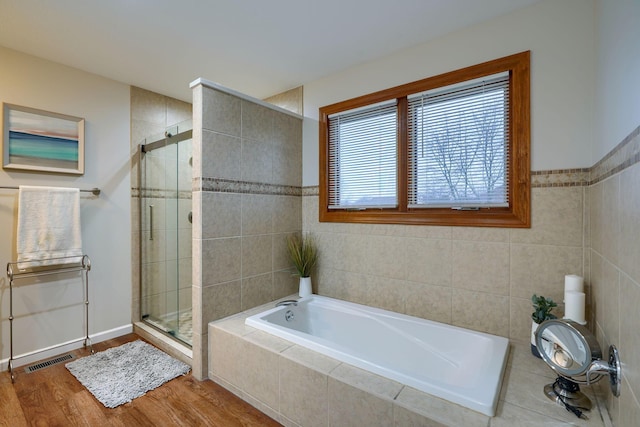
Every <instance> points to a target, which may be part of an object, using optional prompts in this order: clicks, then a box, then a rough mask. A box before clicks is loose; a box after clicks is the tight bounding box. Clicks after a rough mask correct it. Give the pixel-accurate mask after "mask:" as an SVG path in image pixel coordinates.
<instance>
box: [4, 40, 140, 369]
mask: <svg viewBox="0 0 640 427" xmlns="http://www.w3.org/2000/svg"><path fill="white" fill-rule="evenodd" d="M0 64H2V65H1V66H0V102H7V103H11V104H17V105H23V106H28V107H33V108H37V109H42V110H47V111H54V112H58V113H63V114H68V115H72V116H78V117H83V118H84V119H85V127H86V130H85V174H84V175H83V176H80V177H77V176H71V175H60V174H37V173H25V172H17V171H8V170H2V169H0V186H18V185H21V184H25V185H53V186H66V187H79V188H93V187H99V188H100V189H101V190H102V194H101V195H100V197H98V198H94V197H92V196H90V195H86V194H84V193H82V196H81V202H80V204H81V220H82V237H83V248H84V251H85V253H87V254H88V255H89V256H90V257H91V261H92V269H91V273H90V275H89V277H90V291H89V299H90V305H89V307H90V316H89V325H90V333H91V334H103V335H104V333H105V331H110V330H112V329H115V328H124V329H126V328H129V327H130V324H131V242H130V240H131V226H130V179H129V175H130V173H129V169H130V166H129V138H130V137H129V120H130V119H129V105H130V104H129V86H127V85H124V84H121V83H117V82H114V81H111V80H107V79H104V78H102V77H99V76H96V75H93V74H88V73H85V72H82V71H79V70H77V69H73V68H69V67H66V66H63V65H60V64H56V63H53V62H49V61H45V60H42V59H39V58H35V57H33V56H29V55H26V54H23V53H19V52H16V51H13V50H9V49H6V48H2V47H0ZM17 194H18V192H17V191H15V190H0V264H1V265H2V266H3V270H4V266H5V265H6V263H7V262H9V261H12V260H15V258H16V252H15V250H16V249H15V234H16V219H15V214H16V212H17ZM51 280H52V279H46V278H45V279H43V283H42V284H40V285H33V286H32V285H29V286H23V287H21V288H15V290H14V316H15V317H16V318H15V320H14V353H16V354H21V353H25V352H31V351H37V350H40V349H43V348H45V347H48V346H52V345H55V344H59V343H62V342H66V341H69V340H71V339H74V338H77V337H81V336H82V331H83V325H84V323H83V318H82V310H83V306H82V304H81V301H82V295H81V292H80V291H81V289H82V286H81V284H80V285H78V283H77V279H76V280H75V281H74V280H65V281H63V282H62V283H60V284H59V285H58V286H56V285H53V284H52V283H50V282H51ZM8 287H9V283H8V279H7V278H6V276H5V274H4V273H3V274H2V275H0V312H1V316H0V317H1V319H2V328H1V329H0V345H1V352H0V359H2V360H3V361H5V360H6V359H7V358H8V356H9V327H8V324H9V322H8V320H7V319H8V313H9V289H8ZM27 312H29V313H37V314H35V315H26V313H27ZM111 334H113V332H111ZM107 335H108V334H107ZM19 363H20V361H18V364H19Z"/></svg>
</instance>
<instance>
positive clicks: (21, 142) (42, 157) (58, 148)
mask: <svg viewBox="0 0 640 427" xmlns="http://www.w3.org/2000/svg"><path fill="white" fill-rule="evenodd" d="M1 123H2V159H3V160H2V167H3V168H4V169H13V170H22V171H33V172H50V173H62V174H71V175H83V174H84V119H83V118H80V117H74V116H69V115H66V114H59V113H52V112H50V111H43V110H38V109H35V108H30V107H23V106H20V105H14V104H8V103H3V104H2V122H1Z"/></svg>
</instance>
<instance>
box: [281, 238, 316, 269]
mask: <svg viewBox="0 0 640 427" xmlns="http://www.w3.org/2000/svg"><path fill="white" fill-rule="evenodd" d="M287 251H288V252H289V258H291V262H292V263H293V266H294V267H295V269H296V272H297V274H298V276H300V277H309V276H311V270H313V267H314V266H315V265H316V262H317V261H318V248H317V247H316V243H315V240H314V239H313V237H312V236H311V235H309V234H307V235H298V234H295V235H291V236H289V237H288V238H287Z"/></svg>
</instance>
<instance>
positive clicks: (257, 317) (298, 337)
mask: <svg viewBox="0 0 640 427" xmlns="http://www.w3.org/2000/svg"><path fill="white" fill-rule="evenodd" d="M314 300H316V301H319V302H320V303H321V304H323V303H324V304H326V303H328V304H332V303H333V304H336V303H337V304H339V305H344V306H346V307H348V308H350V309H353V310H356V311H361V310H365V311H367V312H371V313H374V314H380V315H383V316H389V315H391V316H393V317H397V318H401V319H408V320H412V321H413V320H417V321H419V322H424V323H428V324H432V325H435V326H437V327H445V328H447V329H453V330H456V331H460V332H463V333H465V334H473V335H478V336H481V337H486V338H488V339H490V340H491V341H493V342H494V345H495V353H496V354H495V355H494V357H501V358H502V363H501V366H500V367H499V369H498V370H497V372H499V374H498V375H497V376H495V378H493V381H492V382H491V384H490V386H491V387H490V391H493V399H492V400H491V402H486V401H479V400H477V399H474V398H473V397H469V396H460V395H459V394H457V393H454V392H448V391H446V390H443V389H442V388H440V387H434V386H432V387H431V388H430V390H424V389H423V388H421V387H419V386H418V387H416V385H415V384H416V382H415V381H411V380H407V379H406V378H407V375H405V374H401V373H397V372H396V371H392V370H390V369H389V368H385V367H381V366H379V365H376V364H375V363H371V362H368V361H366V360H362V359H361V358H359V357H354V356H352V355H349V354H348V353H345V352H344V351H341V350H339V349H334V348H331V347H329V346H327V345H324V344H322V342H325V341H326V340H325V339H323V338H318V337H316V340H315V341H314V340H312V339H309V338H307V337H308V336H309V334H307V333H305V332H301V331H298V330H295V329H290V328H286V327H284V326H280V325H277V324H274V323H270V322H268V321H265V320H262V318H264V317H266V316H269V315H271V314H273V313H275V312H279V311H285V310H287V309H288V307H287V306H280V307H278V306H276V307H272V308H270V309H267V310H265V311H262V312H259V313H256V314H253V315H251V316H248V317H247V318H246V319H245V322H244V323H245V325H247V326H250V327H252V328H255V329H258V330H261V331H263V332H266V333H269V334H271V335H274V336H276V337H279V338H282V339H285V340H287V341H290V342H292V343H294V344H298V345H301V346H303V347H307V348H308V349H310V350H313V351H316V352H318V353H320V354H323V355H325V356H328V357H331V358H333V359H336V360H338V361H341V362H343V363H347V364H350V365H352V366H355V367H358V368H360V369H364V370H367V371H369V372H372V373H374V374H376V375H380V376H382V377H385V378H387V379H390V380H393V381H396V382H398V383H400V384H402V385H404V386H407V387H412V388H415V389H417V390H420V391H422V392H424V393H427V394H430V395H432V396H434V397H436V398H439V399H443V400H446V401H448V402H451V403H454V404H457V405H460V406H463V407H465V408H468V409H471V410H473V411H476V412H478V413H481V414H483V415H487V416H490V417H493V416H495V415H496V409H497V405H498V401H499V398H500V392H501V390H500V389H501V386H502V382H503V378H504V373H505V370H506V367H507V362H508V355H509V340H508V339H507V338H505V337H501V336H497V335H493V334H489V333H486V332H480V331H473V330H471V329H467V328H463V327H460V326H455V325H450V324H446V323H442V322H437V321H433V320H429V319H423V318H419V317H415V316H410V315H406V314H403V313H398V312H393V311H390V310H385V309H381V308H377V307H371V306H366V305H363V304H358V303H353V302H350V301H345V300H340V299H337V298H330V297H325V296H322V295H316V294H313V295H310V296H308V297H304V298H300V299H298V300H297V302H298V304H305V303H307V304H308V303H310V302H312V301H314ZM276 303H277V302H276ZM318 341H321V342H320V343H319V342H318ZM494 368H495V366H494ZM436 389H437V391H440V392H441V393H442V394H444V395H438V394H437V393H434V391H436Z"/></svg>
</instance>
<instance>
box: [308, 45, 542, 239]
mask: <svg viewBox="0 0 640 427" xmlns="http://www.w3.org/2000/svg"><path fill="white" fill-rule="evenodd" d="M320 121H321V123H320V162H321V165H320V166H321V168H320V201H321V202H320V221H334V222H364V223H398V224H432V225H467V226H494V227H529V226H530V176H529V175H530V165H529V147H530V142H529V139H530V136H529V133H530V131H529V129H530V125H529V52H523V53H520V54H516V55H512V56H509V57H505V58H501V59H497V60H494V61H490V62H486V63H483V64H479V65H475V66H472V67H468V68H465V69H462V70H458V71H453V72H450V73H446V74H442V75H439V76H435V77H431V78H427V79H424V80H420V81H417V82H413V83H408V84H406V85H402V86H398V87H395V88H391V89H387V90H384V91H381V92H376V93H373V94H370V95H365V96H362V97H359V98H355V99H352V100H348V101H344V102H340V103H337V104H333V105H330V106H326V107H322V108H321V109H320Z"/></svg>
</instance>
